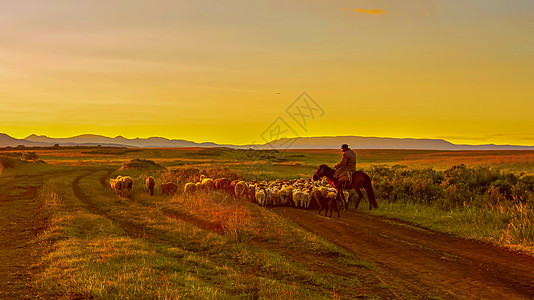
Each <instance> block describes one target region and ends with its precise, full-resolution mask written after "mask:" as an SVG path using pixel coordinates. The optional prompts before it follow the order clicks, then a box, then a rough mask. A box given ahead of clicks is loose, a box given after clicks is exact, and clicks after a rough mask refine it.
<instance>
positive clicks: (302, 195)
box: [184, 176, 349, 217]
mask: <svg viewBox="0 0 534 300" xmlns="http://www.w3.org/2000/svg"><path fill="white" fill-rule="evenodd" d="M217 190H218V191H222V192H226V193H229V194H232V195H234V196H235V197H236V198H237V199H239V200H248V201H251V202H254V203H257V204H258V205H260V206H263V207H266V206H293V207H297V208H303V209H319V213H321V211H322V210H323V209H324V210H325V215H327V213H328V211H330V216H332V212H333V211H334V210H335V211H337V214H338V217H339V208H338V205H337V190H336V189H335V188H334V187H332V186H331V185H330V184H327V183H326V182H324V181H312V180H311V179H302V178H301V179H295V180H274V181H260V182H258V181H250V182H246V181H244V180H234V181H231V180H229V179H226V178H218V179H211V178H206V177H204V176H201V177H200V181H199V182H188V183H186V184H185V186H184V192H185V194H193V193H198V192H209V191H217ZM344 195H345V199H349V193H348V192H347V191H344Z"/></svg>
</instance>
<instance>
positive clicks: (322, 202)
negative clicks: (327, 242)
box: [311, 189, 339, 218]
mask: <svg viewBox="0 0 534 300" xmlns="http://www.w3.org/2000/svg"><path fill="white" fill-rule="evenodd" d="M311 197H312V198H313V199H314V200H315V202H316V203H317V206H319V214H321V211H322V210H323V209H324V210H325V212H324V215H325V217H326V215H327V214H328V210H329V209H330V217H331V216H332V212H333V209H335V210H336V211H337V217H338V218H339V208H338V207H337V201H336V198H337V194H335V193H334V200H333V201H332V199H331V198H330V197H331V194H327V196H324V194H323V193H322V192H321V190H319V189H317V190H313V191H312V192H311Z"/></svg>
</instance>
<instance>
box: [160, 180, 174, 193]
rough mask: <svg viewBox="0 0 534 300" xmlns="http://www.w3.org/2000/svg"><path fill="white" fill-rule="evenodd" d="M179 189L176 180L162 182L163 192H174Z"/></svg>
mask: <svg viewBox="0 0 534 300" xmlns="http://www.w3.org/2000/svg"><path fill="white" fill-rule="evenodd" d="M177 190H178V185H177V184H176V183H174V182H166V183H162V184H161V194H162V195H163V194H169V195H171V194H174V193H176V191H177Z"/></svg>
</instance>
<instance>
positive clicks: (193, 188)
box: [184, 182, 197, 195]
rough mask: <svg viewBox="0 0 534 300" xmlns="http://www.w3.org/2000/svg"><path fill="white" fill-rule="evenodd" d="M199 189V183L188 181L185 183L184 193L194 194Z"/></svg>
mask: <svg viewBox="0 0 534 300" xmlns="http://www.w3.org/2000/svg"><path fill="white" fill-rule="evenodd" d="M196 189H197V185H196V184H195V183H194V182H188V183H186V184H185V185H184V193H186V194H187V195H191V194H193V193H194V192H195V191H196Z"/></svg>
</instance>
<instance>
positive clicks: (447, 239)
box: [273, 207, 534, 299]
mask: <svg viewBox="0 0 534 300" xmlns="http://www.w3.org/2000/svg"><path fill="white" fill-rule="evenodd" d="M273 211H274V212H276V213H278V214H279V215H281V216H283V217H286V218H288V219H290V220H292V221H294V222H295V223H297V224H299V225H301V226H302V227H304V228H306V229H308V230H310V231H311V232H313V233H315V234H317V235H320V236H322V237H324V238H326V239H328V240H330V241H332V242H334V243H336V244H338V245H340V246H342V247H344V248H346V249H347V250H349V251H350V252H352V253H353V254H354V255H356V257H358V258H360V259H362V260H365V261H368V262H371V263H373V264H375V265H376V266H377V267H378V268H379V271H380V272H379V274H380V275H378V276H379V277H380V278H379V279H380V280H381V281H382V282H383V283H384V284H385V285H386V286H387V287H388V289H389V290H390V291H391V293H392V294H393V295H395V296H397V298H399V299H404V298H405V297H406V296H407V295H408V294H412V295H413V294H419V295H425V294H428V292H429V291H431V292H432V293H433V294H435V295H439V296H440V297H442V298H445V299H534V257H532V256H528V255H523V254H517V253H513V252H511V251H508V250H505V249H501V248H498V247H496V246H493V245H489V244H485V243H481V242H477V241H472V240H465V239H460V238H455V237H451V236H449V235H446V234H442V233H437V232H433V231H429V230H426V229H422V228H418V227H415V226H412V225H410V224H409V223H406V222H403V221H399V220H391V219H387V218H382V217H376V216H371V215H368V214H365V213H361V212H357V211H342V212H341V214H342V215H341V218H339V219H338V218H326V217H324V216H319V215H318V214H317V211H305V210H299V209H293V208H280V207H279V208H274V209H273ZM318 225H320V226H318Z"/></svg>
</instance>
